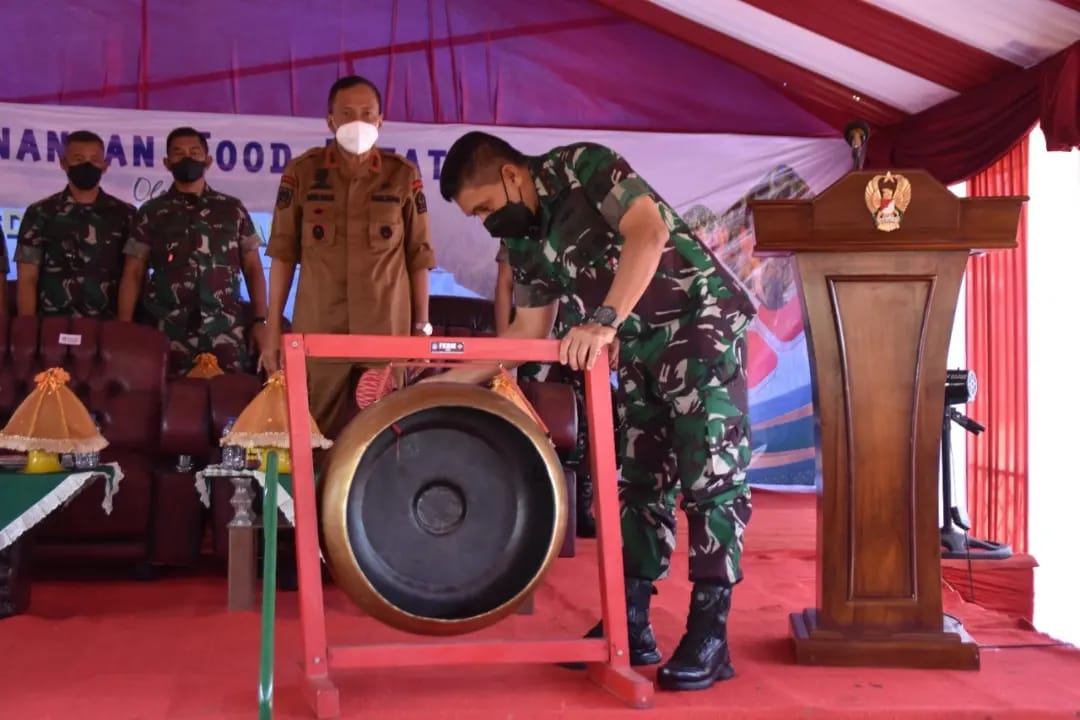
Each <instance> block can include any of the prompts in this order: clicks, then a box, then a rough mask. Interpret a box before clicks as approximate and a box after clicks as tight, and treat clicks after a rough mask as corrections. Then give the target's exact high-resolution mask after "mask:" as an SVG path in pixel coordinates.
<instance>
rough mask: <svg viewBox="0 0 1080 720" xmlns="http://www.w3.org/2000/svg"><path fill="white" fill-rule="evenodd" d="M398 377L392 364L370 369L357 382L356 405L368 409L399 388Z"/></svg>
mask: <svg viewBox="0 0 1080 720" xmlns="http://www.w3.org/2000/svg"><path fill="white" fill-rule="evenodd" d="M397 384H398V383H397V378H395V377H394V368H393V367H391V366H390V365H387V366H386V367H382V368H374V369H372V370H368V371H367V372H365V373H364V374H363V375H361V376H360V382H358V383H357V384H356V405H357V407H359V408H360V409H361V410H366V409H367V408H369V407H371V406H372V405H374V404H375V403H377V402H379V401H380V400H382V399H383V398H384V397H386V396H387V395H389V394H390V393H392V392H393V391H394V390H396V389H397Z"/></svg>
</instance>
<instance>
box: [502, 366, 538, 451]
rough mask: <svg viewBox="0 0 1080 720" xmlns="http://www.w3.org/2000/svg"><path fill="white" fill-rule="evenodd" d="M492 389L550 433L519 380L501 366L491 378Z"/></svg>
mask: <svg viewBox="0 0 1080 720" xmlns="http://www.w3.org/2000/svg"><path fill="white" fill-rule="evenodd" d="M491 389H492V390H494V391H495V392H496V393H498V394H499V395H502V396H503V397H504V398H506V399H507V400H510V401H511V402H513V403H514V404H515V405H517V406H518V407H519V408H520V409H521V410H523V411H525V414H526V415H528V416H529V417H531V418H532V419H533V420H535V421H536V424H537V425H539V426H540V427H541V428H542V429H543V431H544V433H545V434H548V435H550V433H549V432H548V429H547V425H545V424H544V421H543V420H541V419H540V415H539V413H537V412H536V408H534V407H533V406H532V403H531V402H529V400H528V398H526V397H525V393H523V392H521V388H520V387H518V384H517V382H516V381H515V380H514V378H513V377H511V376H510V373H508V372H506V370H503V369H502V368H499V374H498V375H496V376H495V377H494V378H492V380H491Z"/></svg>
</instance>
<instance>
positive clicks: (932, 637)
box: [789, 608, 979, 670]
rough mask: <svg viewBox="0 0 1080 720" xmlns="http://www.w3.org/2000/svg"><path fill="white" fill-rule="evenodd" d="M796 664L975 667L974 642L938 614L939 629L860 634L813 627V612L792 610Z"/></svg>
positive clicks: (815, 615) (815, 622)
mask: <svg viewBox="0 0 1080 720" xmlns="http://www.w3.org/2000/svg"><path fill="white" fill-rule="evenodd" d="M789 617H790V620H791V637H792V640H793V641H794V645H795V662H796V663H798V664H799V665H843V666H848V667H905V668H921V669H946V670H978V669H979V646H978V645H976V644H975V641H974V640H973V639H972V638H971V636H970V635H968V633H967V631H966V630H964V626H963V625H961V624H960V623H959V622H958V621H956V620H954V619H952V618H950V617H943V623H942V631H941V632H940V633H935V632H895V633H891V634H885V633H881V632H875V633H874V634H872V635H871V634H863V635H860V634H858V633H857V632H855V631H851V632H846V633H845V632H842V631H838V630H829V629H825V628H822V627H819V625H818V612H817V610H815V609H812V608H808V609H806V610H803V611H802V612H801V613H791V615H790V616H789Z"/></svg>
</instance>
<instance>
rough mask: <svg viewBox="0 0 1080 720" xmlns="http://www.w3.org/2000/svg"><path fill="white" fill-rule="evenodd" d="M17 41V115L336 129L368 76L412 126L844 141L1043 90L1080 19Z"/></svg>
mask: <svg viewBox="0 0 1080 720" xmlns="http://www.w3.org/2000/svg"><path fill="white" fill-rule="evenodd" d="M0 22H2V23H3V25H4V27H5V31H6V32H5V41H4V42H3V43H0V67H4V68H6V69H7V71H6V72H4V73H3V74H0V101H8V102H29V103H50V104H73V105H99V106H111V107H131V108H143V109H161V110H182V111H204V112H227V113H248V114H270V115H310V116H317V115H320V114H322V113H323V112H325V105H324V103H325V93H326V90H327V88H328V87H329V85H330V83H331V82H333V80H334V79H335V78H337V77H339V76H340V75H342V74H345V73H349V72H355V73H360V74H364V75H366V76H368V77H370V78H371V79H372V80H374V81H375V82H376V83H377V84H378V85H380V86H381V87H382V88H383V89H384V94H385V96H386V102H385V105H386V116H387V118H388V119H390V120H397V121H412V122H436V123H455V122H461V123H470V124H505V125H524V126H547V127H580V128H603V129H624V130H647V131H669V132H674V131H692V132H734V133H767V134H785V135H804V136H821V135H834V136H835V134H836V133H837V132H838V130H839V129H841V128H843V127H844V125H845V124H846V123H847V122H849V121H850V120H852V119H853V118H857V117H858V118H863V119H865V120H867V121H869V122H870V123H871V125H873V126H876V127H883V126H890V125H895V124H896V123H898V122H900V121H903V120H904V119H905V118H908V117H910V116H912V115H914V114H917V113H919V112H920V111H923V110H925V109H927V108H930V107H932V106H935V105H938V104H939V103H941V102H943V101H947V100H949V99H950V98H954V97H956V96H958V95H963V94H964V93H969V92H971V91H972V90H974V89H976V88H980V87H985V85H986V83H988V82H991V81H997V80H1000V79H1002V78H1007V77H1009V76H1011V75H1016V74H1023V71H1024V69H1025V68H1031V67H1033V66H1036V65H1038V64H1039V63H1040V62H1042V61H1044V60H1046V59H1047V58H1049V57H1051V56H1052V55H1054V54H1055V53H1058V52H1059V51H1062V50H1063V49H1065V48H1069V47H1070V46H1073V45H1074V44H1075V43H1077V41H1078V40H1080V0H652V1H650V0H542V1H540V2H537V0H363V2H360V1H359V0H317V1H315V2H300V1H299V0H184V2H171V1H166V0H110V1H109V2H93V1H90V0H33V1H32V2H18V3H16V2H9V3H5V7H4V9H3V10H2V11H0ZM43 28H48V36H49V39H48V40H46V37H45V35H43V32H44V31H43ZM16 68H17V69H18V70H16Z"/></svg>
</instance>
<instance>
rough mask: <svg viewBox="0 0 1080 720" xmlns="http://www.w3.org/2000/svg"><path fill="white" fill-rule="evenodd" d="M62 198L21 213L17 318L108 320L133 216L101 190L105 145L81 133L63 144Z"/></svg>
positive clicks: (55, 197)
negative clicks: (55, 317) (34, 316)
mask: <svg viewBox="0 0 1080 720" xmlns="http://www.w3.org/2000/svg"><path fill="white" fill-rule="evenodd" d="M60 166H61V167H62V168H63V169H64V171H65V173H66V174H67V177H68V184H67V187H65V188H64V189H63V190H62V191H61V192H58V193H56V194H55V195H50V196H49V197H47V198H45V199H44V200H40V201H38V202H36V203H34V204H33V205H31V206H30V207H28V208H27V209H26V214H25V215H23V219H22V224H21V225H20V226H19V240H18V244H17V245H16V248H15V263H16V266H17V268H18V281H17V283H16V303H17V305H18V312H19V315H43V316H48V315H67V316H74V317H90V318H100V319H102V320H111V319H114V318H115V317H116V303H117V287H118V285H119V283H120V274H121V271H122V270H123V266H124V253H123V250H124V244H125V243H126V242H127V240H128V237H129V236H130V234H131V223H132V218H133V217H134V215H135V208H134V207H132V206H131V205H129V204H128V203H126V202H123V201H122V200H119V199H117V198H115V197H113V196H112V195H109V194H108V193H106V192H105V191H104V190H102V189H101V187H100V182H101V176H102V173H104V171H105V169H106V168H107V167H108V163H107V162H106V161H105V143H104V142H102V140H101V138H100V137H98V136H97V135H95V134H94V133H92V132H87V131H86V130H79V131H77V132H73V133H71V134H69V135H67V136H66V137H65V138H64V157H63V159H62V160H61V161H60Z"/></svg>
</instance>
